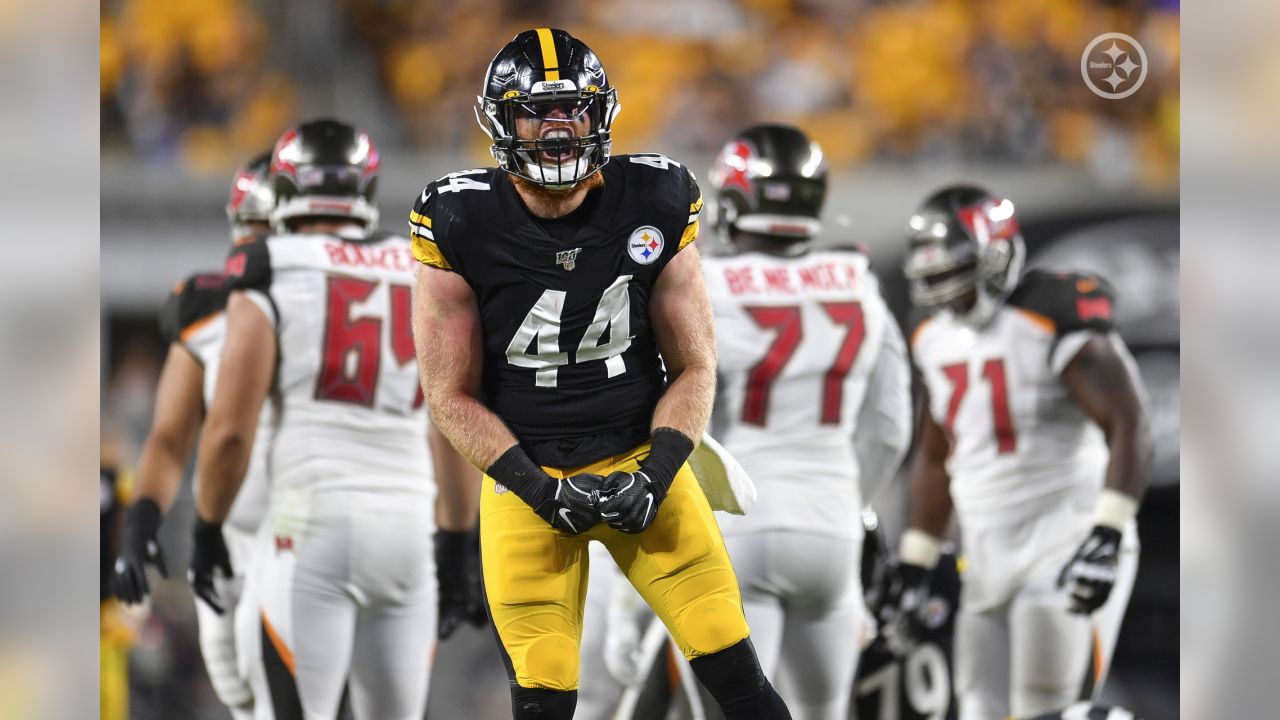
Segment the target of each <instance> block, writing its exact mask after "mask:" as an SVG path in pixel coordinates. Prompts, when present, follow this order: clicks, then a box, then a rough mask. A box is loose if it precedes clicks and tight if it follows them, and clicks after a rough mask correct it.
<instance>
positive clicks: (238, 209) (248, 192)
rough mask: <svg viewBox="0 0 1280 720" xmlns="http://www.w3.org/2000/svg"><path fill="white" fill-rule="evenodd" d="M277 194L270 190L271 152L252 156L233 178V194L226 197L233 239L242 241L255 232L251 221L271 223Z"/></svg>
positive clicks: (235, 241)
mask: <svg viewBox="0 0 1280 720" xmlns="http://www.w3.org/2000/svg"><path fill="white" fill-rule="evenodd" d="M275 204H276V194H275V192H273V191H272V189H271V152H270V151H269V150H268V151H263V152H261V153H259V154H257V155H254V156H253V159H252V160H250V161H249V162H248V163H247V164H246V165H245V166H244V167H242V168H240V169H239V170H237V171H236V174H235V177H233V178H231V194H230V196H229V197H228V199H227V222H229V223H231V242H233V243H240V242H243V241H244V240H245V239H246V238H248V237H251V236H252V235H253V232H254V231H253V227H252V226H250V225H249V223H251V222H262V223H265V222H268V221H270V220H271V209H272V208H273V207H274V206H275Z"/></svg>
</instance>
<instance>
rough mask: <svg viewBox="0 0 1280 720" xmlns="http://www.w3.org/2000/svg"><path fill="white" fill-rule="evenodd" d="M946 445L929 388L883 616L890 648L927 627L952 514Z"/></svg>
mask: <svg viewBox="0 0 1280 720" xmlns="http://www.w3.org/2000/svg"><path fill="white" fill-rule="evenodd" d="M947 450H948V441H947V436H946V433H944V432H943V431H942V428H941V427H939V426H938V423H937V422H936V421H934V419H933V417H932V416H931V415H930V414H929V398H928V392H927V391H926V393H925V398H924V411H923V412H922V413H921V419H920V432H919V442H918V444H917V446H916V452H915V455H914V457H912V459H911V467H910V470H909V475H908V480H907V529H906V530H904V531H903V533H902V538H901V539H900V541H899V544H898V564H897V567H896V569H895V572H894V578H893V582H892V583H891V585H890V588H889V597H888V598H887V599H886V602H885V605H884V611H883V613H882V617H881V619H882V620H883V621H884V634H885V638H886V640H887V642H888V643H889V647H890V649H892V650H893V651H894V652H895V653H896V654H898V655H900V656H901V655H903V654H905V653H906V652H909V651H910V650H911V648H913V647H914V646H915V644H916V642H917V641H918V639H919V636H920V633H921V631H922V627H923V626H922V620H921V609H922V608H923V607H924V600H925V598H926V596H927V595H928V591H929V576H930V574H931V573H932V571H933V569H934V568H935V567H936V566H937V564H938V558H939V557H940V556H941V554H942V541H941V538H942V536H943V533H945V532H946V529H947V523H948V522H949V521H950V519H951V492H950V490H951V479H950V477H949V476H948V475H947V469H946V460H947Z"/></svg>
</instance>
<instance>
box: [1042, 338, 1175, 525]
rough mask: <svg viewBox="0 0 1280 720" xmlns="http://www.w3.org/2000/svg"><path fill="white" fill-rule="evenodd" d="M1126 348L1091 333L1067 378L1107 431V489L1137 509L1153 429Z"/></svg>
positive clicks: (1065, 381)
mask: <svg viewBox="0 0 1280 720" xmlns="http://www.w3.org/2000/svg"><path fill="white" fill-rule="evenodd" d="M1121 352H1122V351H1121V350H1119V349H1117V348H1116V346H1115V344H1114V342H1113V341H1112V338H1111V336H1110V335H1097V336H1095V337H1092V338H1090V339H1089V341H1088V342H1086V343H1085V344H1084V346H1083V347H1082V348H1081V349H1080V351H1079V352H1077V353H1076V355H1075V357H1074V358H1072V360H1071V362H1070V363H1068V364H1067V367H1066V369H1065V370H1063V371H1062V382H1063V384H1064V385H1066V386H1067V391H1068V392H1070V393H1071V396H1072V397H1073V398H1075V401H1076V403H1078V404H1079V405H1080V408H1081V409H1082V410H1084V412H1085V414H1086V415H1088V416H1089V418H1090V419H1092V420H1093V421H1094V422H1095V423H1097V424H1098V427H1100V428H1102V432H1103V433H1104V434H1105V435H1106V438H1107V445H1108V447H1110V449H1111V458H1110V460H1109V461H1108V463H1107V474H1106V483H1105V485H1106V490H1107V491H1109V494H1110V493H1114V494H1117V495H1121V496H1123V498H1119V499H1120V500H1124V499H1128V500H1131V501H1132V503H1133V505H1134V509H1136V506H1137V502H1138V500H1140V499H1141V498H1142V494H1143V492H1144V491H1145V490H1146V487H1147V479H1148V478H1149V477H1150V475H1151V458H1152V452H1153V450H1152V443H1151V429H1150V426H1149V425H1148V422H1147V415H1146V412H1145V410H1144V409H1143V405H1142V399H1141V396H1140V391H1139V389H1138V386H1137V383H1136V381H1135V380H1134V377H1133V375H1132V374H1131V373H1130V371H1129V368H1128V366H1127V364H1126V363H1125V359H1124V357H1123V356H1122V355H1121ZM1129 516H1130V517H1131V516H1132V513H1130V514H1129ZM1127 520H1128V518H1125V521H1126V522H1127ZM1123 524H1124V523H1120V526H1121V528H1123Z"/></svg>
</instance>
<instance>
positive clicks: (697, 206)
mask: <svg viewBox="0 0 1280 720" xmlns="http://www.w3.org/2000/svg"><path fill="white" fill-rule="evenodd" d="M701 209H702V195H701V194H699V195H698V199H697V200H694V201H693V203H692V204H691V205H689V212H690V213H696V212H698V211H699V210H701Z"/></svg>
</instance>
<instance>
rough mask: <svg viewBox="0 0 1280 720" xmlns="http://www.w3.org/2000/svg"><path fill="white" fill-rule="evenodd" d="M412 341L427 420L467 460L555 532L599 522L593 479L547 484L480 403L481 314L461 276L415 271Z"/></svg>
mask: <svg viewBox="0 0 1280 720" xmlns="http://www.w3.org/2000/svg"><path fill="white" fill-rule="evenodd" d="M420 259H421V258H420ZM413 339H414V345H415V346H416V348H417V354H418V374H419V379H420V380H421V382H422V392H423V395H424V396H425V397H426V400H427V406H428V408H430V411H431V417H432V419H433V420H434V422H435V424H436V425H437V426H438V427H439V429H440V432H441V433H443V434H444V436H445V437H446V438H447V439H448V440H449V442H451V443H453V446H454V447H455V448H457V450H458V452H460V453H461V454H462V456H463V457H464V458H466V459H467V461H469V462H470V463H471V464H472V465H474V466H475V467H477V468H480V469H483V470H484V471H485V472H486V473H487V474H488V475H489V476H490V477H492V478H493V479H494V480H496V481H497V482H500V483H502V484H503V485H505V486H506V487H507V488H508V489H510V490H511V491H512V492H514V493H515V494H516V496H517V497H519V498H520V499H521V500H524V501H525V503H527V504H528V505H529V507H531V508H533V511H534V512H536V513H537V514H538V515H539V516H540V517H542V518H543V519H544V520H546V521H547V522H548V523H549V524H551V525H552V526H553V527H557V528H559V529H561V530H565V531H566V532H570V533H579V532H584V531H586V530H587V529H589V528H590V527H591V525H594V524H595V523H596V522H598V521H599V517H598V515H596V511H595V507H594V500H593V498H592V495H591V491H592V490H594V489H595V488H594V487H587V485H589V484H591V483H593V482H594V480H592V479H593V478H594V479H595V480H598V478H597V477H596V476H589V477H587V476H574V478H579V479H580V481H579V482H577V483H575V482H570V481H571V480H574V478H570V479H568V480H566V481H565V482H557V481H556V480H554V479H552V478H551V476H549V475H547V473H546V472H545V471H543V470H542V468H540V467H538V465H537V464H535V463H534V462H533V460H532V459H531V458H530V457H529V456H528V455H527V454H526V453H525V452H524V451H523V450H522V449H521V448H520V445H519V444H518V443H517V442H516V438H515V435H513V434H512V433H511V431H510V430H509V429H508V428H507V426H506V425H505V424H504V423H503V422H502V419H501V418H499V417H498V416H497V415H495V414H494V413H493V411H492V410H490V409H489V408H488V407H486V406H485V405H484V403H482V402H481V401H480V397H479V396H480V382H481V378H482V372H483V366H484V346H483V339H482V337H481V324H480V309H479V306H478V305H477V304H476V297H475V293H474V292H473V291H472V290H471V286H470V285H469V284H468V283H467V281H466V279H464V278H463V277H462V276H461V275H459V274H457V273H454V272H452V271H450V270H445V269H442V268H440V267H433V266H432V265H428V264H426V263H424V264H423V266H422V267H420V268H418V283H417V286H416V292H415V293H414V300H413ZM562 486H568V489H567V490H566V489H565V488H564V487H562ZM579 488H582V489H583V491H582V492H579ZM562 511H564V512H562Z"/></svg>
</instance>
